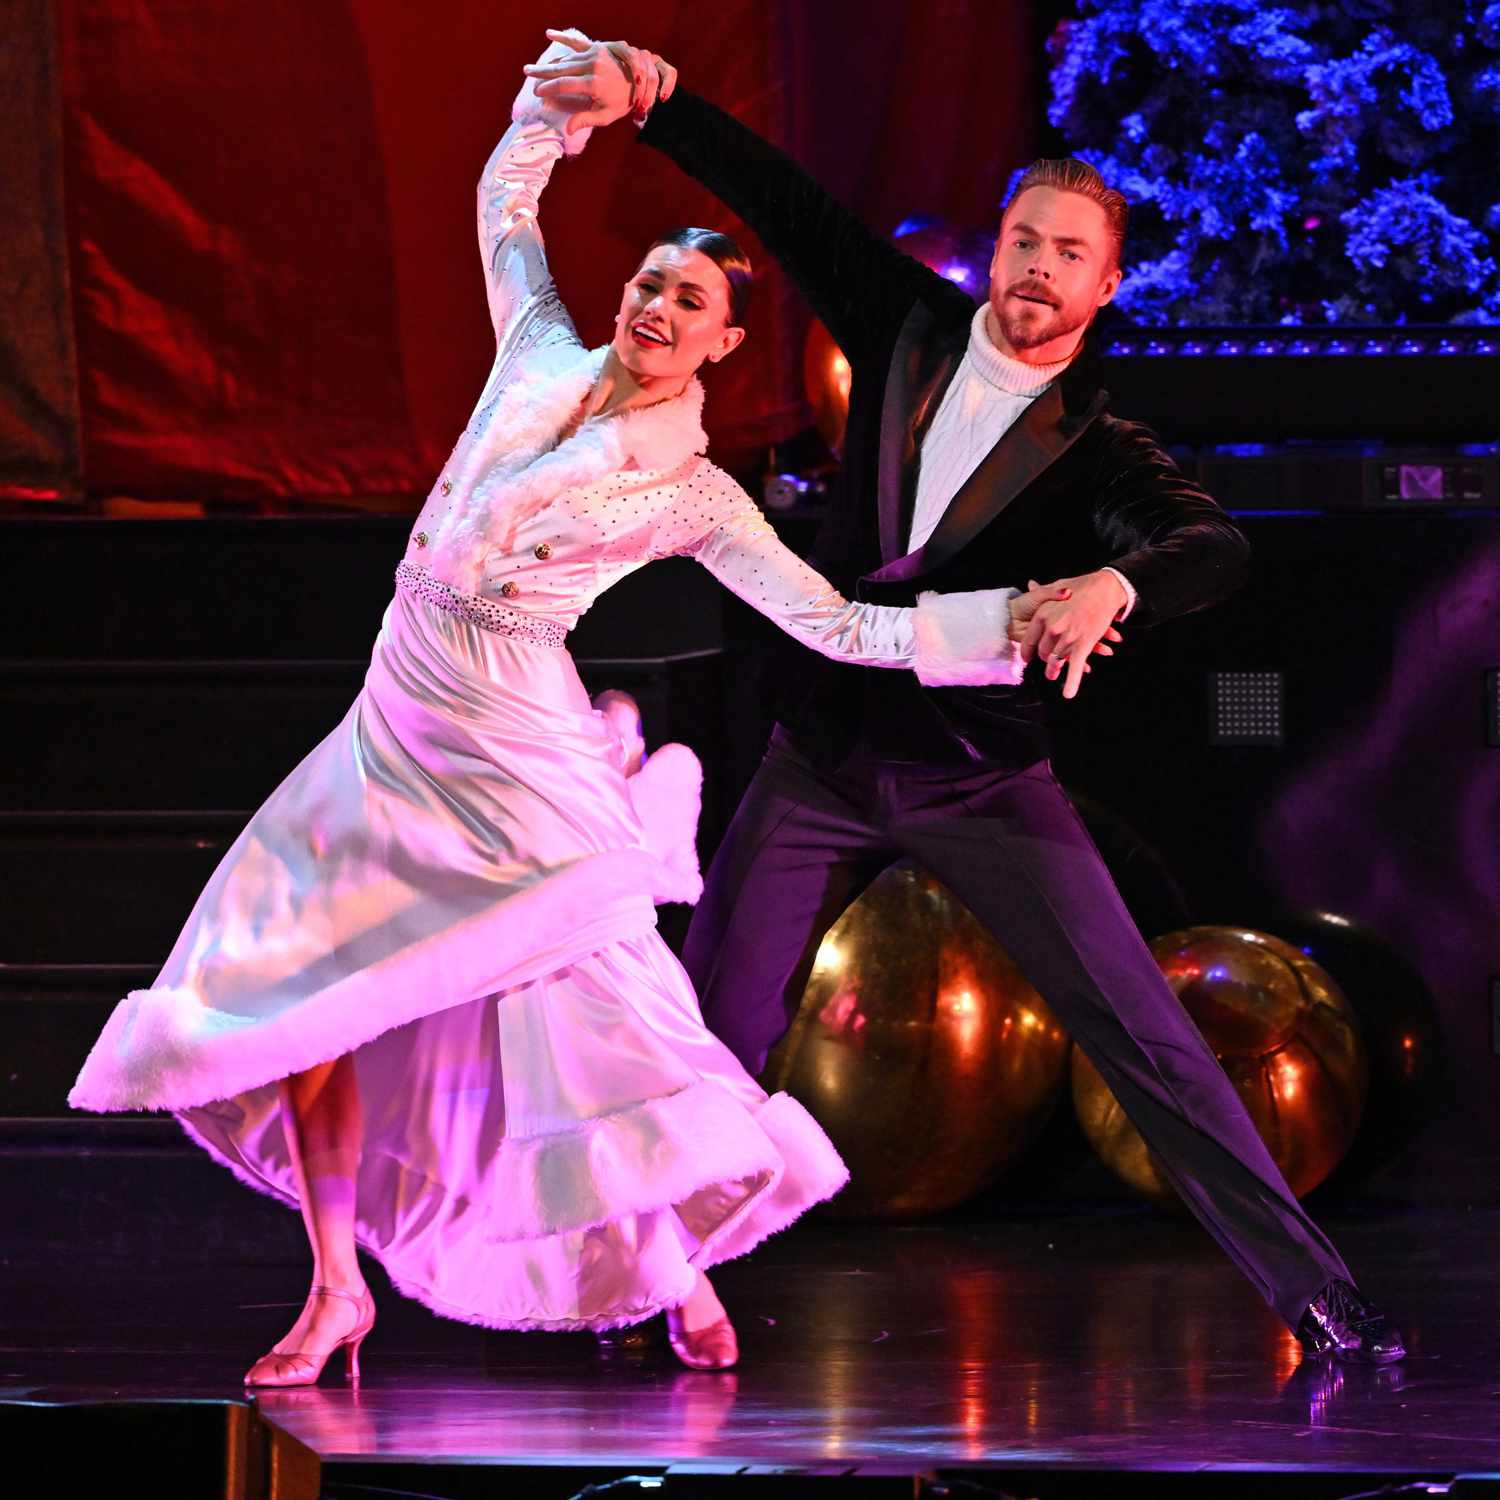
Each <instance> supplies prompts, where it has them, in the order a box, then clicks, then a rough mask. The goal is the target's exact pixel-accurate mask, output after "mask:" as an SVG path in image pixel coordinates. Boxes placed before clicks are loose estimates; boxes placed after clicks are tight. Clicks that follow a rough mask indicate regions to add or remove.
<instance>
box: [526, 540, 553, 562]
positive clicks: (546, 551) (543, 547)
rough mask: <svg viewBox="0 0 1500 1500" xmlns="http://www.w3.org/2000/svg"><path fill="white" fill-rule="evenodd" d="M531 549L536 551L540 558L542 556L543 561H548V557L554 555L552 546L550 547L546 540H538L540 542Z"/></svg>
mask: <svg viewBox="0 0 1500 1500" xmlns="http://www.w3.org/2000/svg"><path fill="white" fill-rule="evenodd" d="M531 550H532V551H533V552H534V553H535V554H536V555H537V556H538V557H539V558H541V560H542V561H543V562H546V561H547V559H548V558H549V557H551V556H552V548H551V547H549V546H548V545H547V543H546V542H538V543H537V544H536V546H535V547H533V548H532V549H531Z"/></svg>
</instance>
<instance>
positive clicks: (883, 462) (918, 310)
mask: <svg viewBox="0 0 1500 1500" xmlns="http://www.w3.org/2000/svg"><path fill="white" fill-rule="evenodd" d="M931 331H932V310H931V309H930V308H929V307H928V306H927V304H926V303H925V302H918V303H917V304H916V305H915V306H914V307H913V308H912V310H911V312H910V313H908V314H907V317H906V321H905V323H903V324H902V325H901V332H900V334H899V335H897V338H896V348H895V352H894V353H893V354H892V355H891V367H890V370H889V372H888V373H887V375H886V382H885V398H884V400H883V402H882V404H881V408H880V465H879V470H878V480H877V483H878V485H879V494H878V496H877V503H878V507H879V516H880V556H881V558H882V559H883V560H885V561H890V560H891V559H892V558H898V557H900V556H901V554H902V553H903V552H904V551H905V549H906V537H907V532H908V509H909V502H910V500H911V497H912V495H913V493H914V492H915V487H916V484H915V480H916V463H917V453H918V451H919V449H920V448H921V444H922V438H923V436H924V435H925V433H926V431H927V428H928V427H929V426H930V425H931V423H932V418H933V415H934V414H935V413H936V411H937V408H938V403H939V402H940V401H941V399H942V393H943V391H945V390H946V389H947V386H948V381H949V380H950V379H952V376H953V372H954V370H956V369H957V368H958V361H959V355H960V354H961V353H962V350H961V349H957V350H947V351H945V352H943V353H942V354H941V355H940V356H939V358H938V359H937V362H936V364H935V365H929V364H928V363H927V362H926V358H925V356H926V355H927V345H928V343H929V342H930V337H931Z"/></svg>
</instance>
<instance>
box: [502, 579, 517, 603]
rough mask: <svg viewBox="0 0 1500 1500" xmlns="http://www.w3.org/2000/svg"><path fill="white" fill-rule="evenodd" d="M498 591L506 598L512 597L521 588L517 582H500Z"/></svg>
mask: <svg viewBox="0 0 1500 1500" xmlns="http://www.w3.org/2000/svg"><path fill="white" fill-rule="evenodd" d="M500 592H501V593H502V594H504V595H505V597H506V598H507V599H514V598H515V597H516V595H517V594H519V593H520V592H521V589H520V585H519V584H514V583H502V584H501V585H500Z"/></svg>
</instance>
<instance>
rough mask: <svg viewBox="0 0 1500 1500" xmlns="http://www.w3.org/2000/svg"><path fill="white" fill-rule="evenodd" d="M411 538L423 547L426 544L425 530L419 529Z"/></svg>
mask: <svg viewBox="0 0 1500 1500" xmlns="http://www.w3.org/2000/svg"><path fill="white" fill-rule="evenodd" d="M412 540H413V541H415V542H416V544H417V546H419V547H425V546H426V545H427V533H426V532H425V531H419V532H418V533H417V534H416V536H415V537H413V538H412Z"/></svg>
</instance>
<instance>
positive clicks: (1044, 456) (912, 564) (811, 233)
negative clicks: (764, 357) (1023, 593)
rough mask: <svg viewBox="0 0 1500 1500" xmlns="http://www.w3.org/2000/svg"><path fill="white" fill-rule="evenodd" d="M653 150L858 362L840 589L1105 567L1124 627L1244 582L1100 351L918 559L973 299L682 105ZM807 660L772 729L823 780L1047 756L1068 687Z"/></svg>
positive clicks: (881, 591) (1203, 498) (1032, 413)
mask: <svg viewBox="0 0 1500 1500" xmlns="http://www.w3.org/2000/svg"><path fill="white" fill-rule="evenodd" d="M641 138H642V140H644V141H646V142H648V143H649V144H650V145H652V146H655V147H656V148H658V149H659V150H661V151H663V152H665V153H666V155H668V156H669V157H671V158H672V159H673V160H674V161H675V162H676V163H677V164H678V165H679V166H680V167H682V168H683V169H684V170H685V171H687V172H689V173H691V174H692V176H694V177H696V178H697V179H698V180H699V181H700V182H702V183H703V184H704V185H705V186H707V187H708V188H709V189H711V190H712V191H713V192H714V193H715V194H716V195H717V196H718V197H719V198H721V199H722V200H723V201H724V202H725V203H726V204H727V205H728V206H729V207H730V208H731V209H732V210H733V211H734V212H735V213H736V214H738V215H739V216H740V217H741V218H742V219H743V220H744V221H745V222H746V223H747V224H749V225H750V227H751V228H752V229H753V230H754V231H755V232H756V233H757V234H758V235H759V236H760V238H761V241H762V243H763V244H764V245H765V247H766V249H767V250H769V251H770V252H771V254H773V255H774V256H775V257H776V258H777V259H778V260H779V261H780V262H781V263H782V265H783V266H784V267H785V268H786V270H787V271H788V272H789V273H790V275H791V276H792V278H793V279H794V281H795V282H796V283H797V285H798V287H799V288H800V289H801V291H802V292H803V294H804V295H805V296H806V297H807V299H808V301H809V302H810V303H811V304H812V307H813V310H814V311H815V312H816V313H817V315H818V316H819V317H820V318H821V319H822V320H823V322H824V324H825V325H826V326H827V328H828V330H829V332H830V333H831V334H832V335H833V337H834V338H835V339H837V341H838V343H839V346H840V348H842V349H843V351H844V354H845V355H846V357H847V358H848V360H849V363H850V366H851V369H852V377H853V378H852V386H851V389H850V398H849V423H848V427H847V429H846V434H845V438H844V454H843V471H842V475H841V478H840V483H839V485H838V486H837V488H836V491H835V493H834V496H833V499H832V502H831V508H830V513H829V516H828V520H827V522H826V524H825V525H824V527H823V528H822V530H821V532H820V534H819V536H818V540H817V542H816V543H815V545H814V547H813V550H812V553H811V555H810V557H809V561H810V562H812V564H813V565H814V566H815V567H817V568H818V569H819V571H821V572H822V573H824V574H825V575H826V576H827V578H828V579H829V581H830V582H832V583H833V584H834V585H836V586H837V587H838V588H839V589H840V590H842V591H843V592H844V593H845V594H846V595H848V596H849V597H851V598H859V599H864V600H869V601H872V602H876V603H882V604H912V603H915V601H916V596H917V594H918V593H919V592H920V591H923V590H927V589H933V590H936V591H938V592H942V593H953V592H959V591H964V590H970V589H988V588H1000V587H1007V586H1008V587H1012V588H1017V589H1025V587H1026V585H1027V580H1028V579H1032V578H1035V579H1039V580H1041V581H1042V582H1051V581H1052V580H1054V579H1057V578H1061V577H1068V576H1074V575H1077V574H1081V573H1088V572H1091V571H1093V570H1094V569H1096V568H1100V567H1102V566H1104V565H1105V564H1106V563H1107V564H1108V565H1109V566H1111V567H1114V568H1118V569H1119V570H1120V572H1121V573H1123V574H1124V575H1125V576H1126V577H1127V578H1128V579H1129V580H1130V582H1131V583H1132V585H1133V586H1134V587H1135V590H1136V594H1137V603H1136V607H1135V609H1134V610H1133V611H1132V612H1131V614H1130V616H1129V618H1128V620H1127V621H1126V622H1125V625H1124V626H1123V627H1122V628H1123V629H1124V630H1126V631H1127V632H1129V631H1134V630H1137V629H1139V628H1141V627H1142V626H1148V625H1152V624H1155V623H1157V622H1159V621H1161V620H1165V619H1170V618H1171V617H1172V616H1174V615H1180V614H1185V613H1187V612H1188V611H1190V610H1195V609H1201V608H1203V607H1204V606H1205V605H1209V604H1212V603H1214V602H1216V601H1217V600H1219V599H1221V598H1223V597H1224V596H1225V595H1227V594H1229V593H1230V592H1231V591H1232V590H1233V589H1235V588H1236V587H1237V586H1238V585H1239V584H1240V583H1241V581H1242V580H1243V578H1244V576H1245V573H1246V571H1247V566H1248V560H1249V549H1248V546H1247V544H1246V542H1245V539H1244V537H1243V536H1242V535H1241V533H1240V532H1239V531H1238V530H1237V529H1236V528H1235V527H1234V525H1233V524H1232V523H1231V522H1230V521H1229V519H1228V518H1227V517H1226V516H1225V515H1224V513H1223V511H1222V510H1220V508H1219V507H1218V506H1217V505H1216V504H1215V503H1214V502H1213V501H1212V500H1211V499H1210V498H1209V497H1208V496H1207V495H1206V494H1204V493H1203V491H1202V490H1200V489H1199V488H1198V487H1197V486H1196V485H1194V484H1192V483H1191V482H1190V481H1189V480H1188V479H1187V478H1186V477H1185V476H1184V475H1183V474H1182V473H1181V472H1180V471H1179V470H1178V468H1177V466H1176V465H1175V464H1174V463H1173V462H1172V460H1171V458H1170V457H1169V456H1168V455H1167V454H1166V453H1165V452H1163V451H1162V448H1161V446H1160V444H1159V443H1158V442H1157V441H1156V439H1155V437H1154V436H1153V435H1152V434H1151V433H1150V432H1149V431H1147V430H1146V429H1145V428H1143V427H1141V426H1139V425H1137V424H1134V423H1130V422H1125V421H1121V420H1120V419H1118V418H1116V417H1113V416H1111V415H1110V414H1109V413H1108V410H1107V405H1108V393H1107V392H1106V391H1104V390H1103V389H1102V388H1101V387H1100V384H1099V369H1098V361H1097V358H1096V356H1095V353H1094V350H1093V347H1092V340H1086V341H1085V344H1084V348H1083V350H1082V351H1081V352H1080V354H1079V355H1078V357H1077V358H1076V359H1075V360H1074V361H1073V363H1072V364H1071V365H1070V366H1069V367H1068V369H1067V371H1066V372H1065V374H1064V375H1063V376H1062V378H1061V379H1060V380H1059V381H1057V382H1056V383H1054V384H1053V385H1052V387H1051V388H1050V389H1049V390H1048V391H1046V392H1045V393H1044V394H1043V395H1041V396H1039V397H1037V399H1036V400H1034V401H1033V402H1032V403H1031V405H1030V406H1029V407H1028V408H1027V410H1026V412H1025V414H1024V415H1023V416H1022V417H1021V418H1020V420H1018V421H1017V422H1016V423H1015V424H1014V426H1012V427H1011V428H1010V429H1009V431H1007V432H1006V433H1005V434H1004V436H1002V437H1001V439H1000V440H999V442H998V443H996V444H995V446H994V448H992V449H991V450H990V452H989V453H988V455H986V457H984V458H983V459H982V460H981V461H980V462H979V464H978V466H977V467H976V469H975V470H974V472H973V474H972V475H971V476H970V478H969V479H968V480H967V481H966V482H965V483H964V484H963V485H962V486H961V488H960V489H959V491H958V493H957V494H956V495H955V496H954V497H953V499H952V501H951V502H950V504H949V506H948V508H947V510H946V512H945V513H944V515H943V517H942V519H941V521H940V522H939V523H938V526H937V528H936V530H935V531H934V532H933V533H932V536H931V537H930V538H929V539H928V541H927V543H926V545H925V546H923V547H921V548H920V549H918V550H917V551H916V552H914V553H908V551H907V538H908V537H909V535H910V532H911V520H912V509H913V505H914V502H915V495H916V480H917V469H918V464H919V461H920V453H921V444H922V439H923V436H924V434H925V433H926V431H927V428H928V426H929V425H930V424H931V421H932V418H933V417H934V415H935V414H936V412H937V408H938V405H939V403H940V402H941V400H942V397H943V393H944V391H945V390H946V389H947V386H948V383H949V381H950V380H951V379H952V377H953V374H954V372H955V371H956V369H957V368H958V364H959V361H960V360H961V359H962V357H963V353H964V349H965V346H966V344H967V340H968V336H969V325H970V321H971V319H972V318H973V315H974V304H973V302H972V301H970V299H969V298H968V296H966V295H965V294H964V293H963V292H962V291H961V290H960V289H959V288H958V287H956V286H955V285H953V283H952V282H950V281H948V280H946V279H945V278H944V277H942V276H939V275H938V274H937V273H935V272H933V271H931V270H929V269H928V268H927V267H926V266H924V265H922V264H921V263H920V262H918V261H916V260H913V259H912V258H911V257H909V256H907V255H904V254H902V253H901V252H900V251H899V250H898V249H896V247H895V246H894V245H892V244H891V243H890V242H889V241H887V240H885V239H883V238H882V237H881V236H879V235H877V234H875V233H873V232H872V231H871V230H869V229H868V228H867V227H866V226H865V225H864V224H862V223H861V222H860V221H859V220H858V219H857V218H855V217H854V215H853V214H851V213H850V212H849V211H848V210H847V209H846V208H844V207H843V206H842V205H841V204H840V203H838V202H837V201H836V200H835V199H833V198H832V197H830V196H829V195H828V194H827V193H826V192H825V191H824V190H823V189H822V188H821V187H819V186H818V184H817V183H816V182H814V181H813V180H812V179H811V178H810V177H809V176H808V175H807V174H806V173H805V172H804V171H802V169H801V168H800V167H798V166H797V165H796V163H795V162H793V161H792V160H791V159H790V158H789V157H787V156H785V155H784V154H783V153H782V152H780V151H778V150H777V149H776V148H775V147H773V146H771V145H770V144H769V143H768V142H766V141H764V140H762V139H761V138H760V137H759V136H757V135H756V134H755V133H754V132H753V131H750V130H748V129H746V128H745V127H744V126H743V125H741V124H740V123H739V122H738V121H737V120H735V119H733V118H732V117H731V116H729V115H727V114H725V113H724V111H722V110H720V109H718V108H716V107H715V106H714V105H712V104H709V103H708V102H707V101H706V100H703V99H700V98H698V97H697V96H696V95H694V94H692V93H691V92H688V91H686V90H683V89H679V90H678V91H677V92H676V93H675V94H674V95H673V97H672V98H671V99H669V100H668V101H667V102H666V103H665V104H659V105H657V106H656V108H655V109H654V110H653V111H652V113H651V116H650V119H649V120H648V121H647V124H646V126H645V128H644V129H643V131H642V132H641ZM796 655H797V660H796V662H795V663H793V662H791V661H790V660H788V661H787V663H785V665H786V667H787V670H786V671H785V672H784V673H781V674H779V676H780V679H781V681H782V683H783V684H784V686H783V688H782V697H781V702H780V705H779V716H780V719H781V722H782V723H783V725H784V726H785V728H786V729H787V731H788V732H789V733H790V735H791V737H792V740H793V742H794V743H795V744H796V746H797V748H798V749H799V750H801V751H802V752H803V753H804V754H806V755H807V756H809V757H810V758H812V759H813V760H815V761H816V762H818V763H820V764H825V765H833V764H837V762H838V761H839V760H841V759H842V758H843V757H844V756H845V755H847V754H848V753H849V752H850V751H851V750H852V749H854V748H856V747H860V748H862V749H864V750H865V751H867V752H868V753H870V754H873V755H875V756H877V757H880V758H883V759H890V760H901V761H926V762H939V763H948V764H954V763H958V764H962V763H973V762H975V761H980V762H984V763H986V764H991V763H996V764H1002V765H1010V766H1015V767H1021V766H1025V765H1029V764H1031V763H1032V762H1033V761H1036V760H1038V759H1040V758H1042V757H1043V756H1045V755H1046V753H1047V732H1046V727H1045V711H1046V704H1045V702H1044V698H1043V692H1044V690H1045V691H1046V692H1047V694H1048V695H1049V696H1055V695H1056V693H1057V692H1058V687H1057V686H1056V685H1052V684H1048V683H1047V682H1046V681H1045V678H1044V677H1043V675H1042V668H1041V665H1040V663H1037V662H1033V664H1032V666H1031V667H1030V668H1029V669H1028V670H1027V673H1026V678H1025V680H1024V681H1023V682H1022V684H1021V685H1020V686H1019V687H990V688H972V687H965V688H924V687H922V686H921V685H920V684H919V683H918V682H917V679H916V677H915V676H914V675H912V674H911V673H908V672H893V671H889V670H883V669H878V668H870V667H852V666H847V665H840V664H837V663H834V662H829V661H826V660H824V659H823V658H820V657H816V656H814V655H812V653H810V652H799V653H796ZM1084 691H1087V689H1086V688H1085V689H1084Z"/></svg>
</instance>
